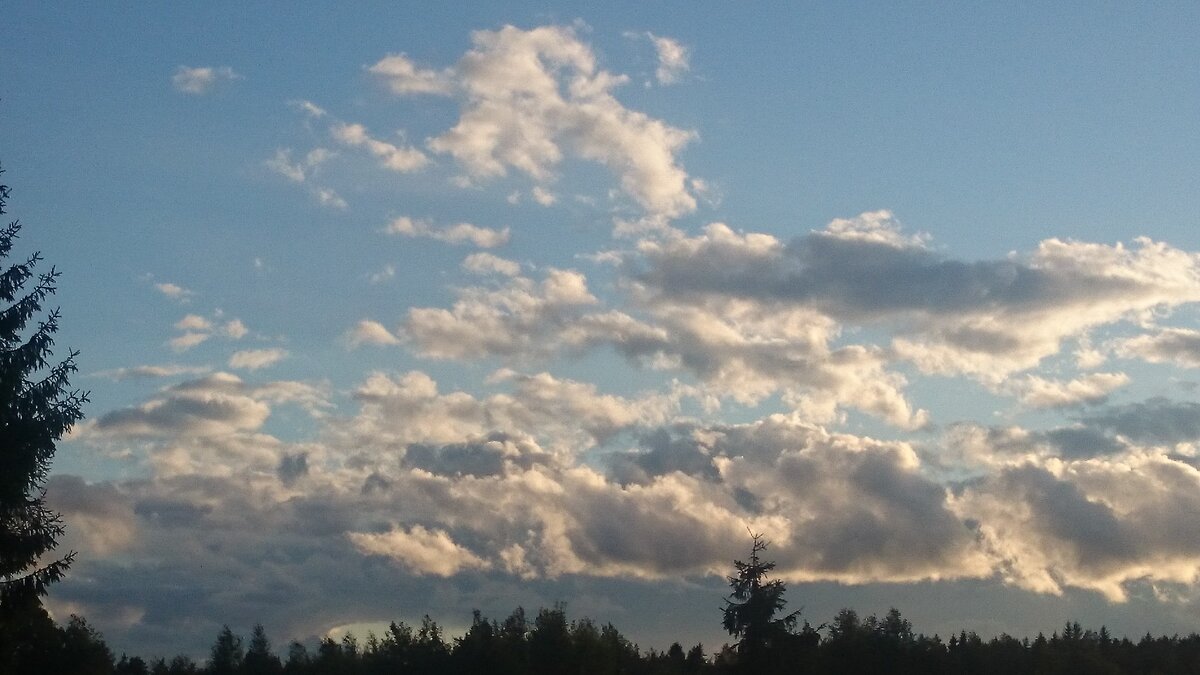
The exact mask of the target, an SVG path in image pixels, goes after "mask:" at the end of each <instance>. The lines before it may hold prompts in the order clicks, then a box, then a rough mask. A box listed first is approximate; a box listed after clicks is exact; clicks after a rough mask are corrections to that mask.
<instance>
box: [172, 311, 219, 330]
mask: <svg viewBox="0 0 1200 675" xmlns="http://www.w3.org/2000/svg"><path fill="white" fill-rule="evenodd" d="M175 329H176V330H200V331H207V330H211V329H212V323H211V322H210V321H209V320H208V319H206V318H204V317H202V316H200V315H198V314H188V315H187V316H185V317H183V318H182V319H180V320H179V321H177V322H176V323H175Z"/></svg>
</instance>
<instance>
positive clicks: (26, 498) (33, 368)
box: [0, 169, 87, 618]
mask: <svg viewBox="0 0 1200 675" xmlns="http://www.w3.org/2000/svg"><path fill="white" fill-rule="evenodd" d="M0 173H3V169H0ZM8 196H9V188H8V186H7V185H0V214H3V213H5V210H4V207H5V205H6V204H7V201H8ZM20 231H21V225H20V223H19V222H18V221H15V220H14V221H12V222H11V223H9V224H8V225H7V226H6V227H4V228H2V229H0V259H7V258H8V257H9V256H10V255H11V253H12V249H13V244H14V243H15V242H16V239H17V236H18V235H19V233H20ZM41 259H42V258H41V254H40V253H34V254H32V255H30V256H29V257H28V258H26V259H25V260H24V261H23V262H17V263H12V264H10V265H9V267H8V268H7V269H5V270H3V271H0V303H3V305H4V306H3V308H2V309H0V613H3V614H4V617H0V618H7V617H11V616H13V615H15V614H23V613H25V612H28V611H30V610H31V608H32V605H33V604H35V603H36V602H37V598H38V597H39V596H41V595H43V594H45V592H46V588H47V586H48V585H49V584H51V583H53V582H55V581H58V580H59V579H61V578H62V576H63V574H65V573H66V571H67V568H68V567H70V565H71V560H72V559H73V557H74V554H73V553H68V554H67V555H65V556H63V557H61V558H58V559H57V560H46V559H45V556H46V554H47V553H49V552H50V551H51V550H52V549H54V547H55V544H56V542H57V540H58V537H59V536H61V535H62V533H63V525H62V520H61V519H60V517H59V515H58V514H57V513H54V512H53V511H51V510H50V509H48V508H47V507H46V504H45V489H44V487H43V486H44V484H45V481H46V475H47V473H48V471H49V470H50V460H51V459H52V458H53V457H54V446H55V443H57V442H58V440H59V439H61V438H62V436H63V434H65V433H66V432H67V431H68V430H69V429H70V428H71V426H72V425H73V424H74V423H75V422H77V421H78V420H79V419H80V418H82V417H83V412H82V410H81V406H82V405H83V403H84V402H85V401H86V400H87V395H86V394H83V393H80V392H79V391H77V390H71V389H70V382H69V378H70V375H71V374H72V373H74V372H75V356H76V353H75V352H71V353H70V354H69V355H68V356H67V358H66V359H65V360H63V361H61V362H58V363H54V362H53V361H52V358H53V352H52V347H53V346H54V333H55V331H57V330H58V319H59V314H58V310H57V309H55V310H51V311H50V312H48V313H47V314H45V315H44V316H41V318H40V319H39V318H38V317H39V315H41V312H42V303H43V302H45V301H46V300H47V299H48V298H49V297H50V296H51V295H53V294H54V291H55V288H56V286H55V285H56V283H57V281H58V277H59V273H58V272H57V271H56V270H55V269H54V268H53V267H51V268H50V270H49V271H48V272H42V273H40V274H38V273H36V272H35V268H36V267H37V264H38V263H39V262H41ZM35 320H36V321H37V323H36V324H35V326H34V327H33V328H32V330H28V328H29V325H30V322H31V321H35Z"/></svg>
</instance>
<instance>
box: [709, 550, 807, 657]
mask: <svg viewBox="0 0 1200 675" xmlns="http://www.w3.org/2000/svg"><path fill="white" fill-rule="evenodd" d="M750 536H751V537H753V539H754V542H753V544H752V545H751V547H750V560H749V562H742V561H741V560H735V561H733V565H734V567H735V568H736V569H737V576H733V577H728V579H729V587H730V588H731V589H732V592H731V593H730V594H729V598H728V599H727V600H726V601H725V620H724V625H725V630H727V631H729V634H730V635H732V636H734V637H736V638H738V642H737V652H738V662H739V665H740V666H741V667H742V668H743V669H745V670H747V671H748V672H763V670H762V669H763V668H764V667H765V662H766V660H767V657H768V653H767V652H768V650H770V648H771V647H772V646H777V645H778V644H779V643H781V642H783V641H784V640H786V638H787V637H788V636H790V635H791V634H792V631H793V630H794V629H795V627H796V622H797V620H798V619H799V617H800V612H799V611H796V612H792V613H791V614H788V615H786V616H783V617H781V618H778V619H777V618H775V614H776V613H777V612H779V611H781V610H782V609H783V608H784V606H786V605H787V601H786V600H784V599H783V594H784V592H785V591H786V590H787V589H786V588H785V587H784V585H783V582H782V581H780V580H779V579H774V580H771V581H767V575H768V574H769V573H770V572H771V570H773V569H775V563H773V562H767V561H764V560H762V559H761V558H759V556H758V554H759V553H761V552H762V551H765V550H766V548H767V543H768V542H767V541H766V540H764V539H763V537H762V535H761V534H754V533H753V532H751V533H750Z"/></svg>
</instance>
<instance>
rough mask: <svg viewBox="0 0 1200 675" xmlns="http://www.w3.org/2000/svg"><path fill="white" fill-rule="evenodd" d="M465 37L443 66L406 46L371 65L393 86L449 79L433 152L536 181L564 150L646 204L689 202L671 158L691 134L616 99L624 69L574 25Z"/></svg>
mask: <svg viewBox="0 0 1200 675" xmlns="http://www.w3.org/2000/svg"><path fill="white" fill-rule="evenodd" d="M472 44H473V47H472V49H471V50H470V51H469V52H467V53H466V54H465V55H464V56H463V57H462V59H460V60H459V62H458V63H457V64H456V65H455V67H454V68H453V69H451V70H447V71H441V72H435V71H432V70H427V69H420V68H417V67H416V66H414V65H413V64H412V63H411V62H410V61H409V60H408V59H407V58H406V57H404V56H390V57H388V58H385V59H384V60H383V61H380V62H379V63H377V64H376V65H375V66H373V67H372V72H376V74H378V75H380V76H382V77H385V78H386V80H387V81H388V82H389V84H390V86H392V87H393V90H396V91H397V93H415V92H422V93H446V92H448V91H450V89H451V84H450V81H451V80H452V81H453V89H454V90H455V91H457V92H458V95H459V96H460V98H461V99H462V101H463V107H462V112H461V116H460V117H459V119H458V122H457V124H455V125H454V127H453V128H451V129H450V130H448V131H446V132H445V133H443V134H441V135H439V136H436V137H434V138H432V139H431V140H430V141H429V147H430V149H432V150H433V151H434V152H439V153H446V154H449V155H451V156H453V157H454V158H455V159H456V160H458V162H459V163H460V164H461V165H462V166H463V167H464V168H465V169H466V171H467V173H468V174H469V175H470V176H472V177H473V178H476V179H486V178H491V177H496V176H503V175H505V174H506V173H507V171H508V170H509V169H510V168H511V169H516V170H517V171H520V172H522V173H524V174H526V175H528V176H529V177H530V178H532V179H533V180H534V181H536V182H537V183H538V185H539V187H542V186H544V184H545V183H547V182H548V181H551V180H553V179H554V176H555V168H556V167H557V166H558V165H559V164H561V162H562V161H563V160H564V158H566V157H576V158H580V159H584V160H588V161H593V162H598V163H600V164H602V165H604V166H606V167H607V168H608V169H609V170H611V171H612V172H613V173H615V174H617V176H618V177H619V178H620V181H621V187H622V189H623V190H624V192H625V193H626V194H627V195H629V196H630V197H632V198H633V199H634V201H636V202H637V203H638V204H639V205H641V206H642V207H643V208H644V209H646V210H647V211H650V212H653V213H657V214H662V215H665V216H679V215H682V214H685V213H689V212H691V211H692V210H694V209H695V208H696V200H695V198H694V197H693V196H692V195H691V194H690V193H689V191H688V187H687V178H688V176H687V173H686V172H685V171H684V170H683V168H681V167H680V166H679V164H678V161H677V159H676V155H677V153H678V152H679V151H680V150H682V149H683V147H684V146H686V145H687V144H688V143H689V142H690V141H691V140H692V139H693V138H694V137H695V134H693V133H692V132H689V131H684V130H681V129H677V128H675V127H672V126H670V125H668V124H666V123H664V122H662V121H661V120H657V119H654V118H652V117H650V116H648V115H646V114H644V113H641V112H637V111H633V110H629V109H628V108H626V107H625V106H623V105H622V104H621V103H620V102H619V101H618V100H617V99H616V98H615V97H614V96H613V94H612V90H613V89H614V88H616V87H617V86H619V85H621V84H623V83H625V82H626V81H627V79H628V78H626V77H625V76H621V75H614V74H612V73H609V72H608V71H605V70H602V69H599V68H598V67H597V65H596V58H595V55H594V54H593V53H592V50H591V48H590V47H589V46H588V45H587V44H585V43H583V42H581V41H580V40H579V39H578V37H577V36H576V35H575V32H574V31H573V30H572V29H571V28H568V27H562V26H543V27H540V28H534V29H532V30H528V31H526V30H521V29H519V28H515V27H513V26H505V27H503V28H501V29H500V30H497V31H486V30H484V31H476V32H475V33H473V34H472ZM675 64H676V65H677V64H678V61H675ZM537 194H538V193H535V196H536V195H537ZM540 194H541V195H542V197H541V200H540V201H548V200H547V199H546V195H548V194H549V193H546V192H542V193H540Z"/></svg>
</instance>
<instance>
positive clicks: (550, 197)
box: [530, 185, 558, 206]
mask: <svg viewBox="0 0 1200 675" xmlns="http://www.w3.org/2000/svg"><path fill="white" fill-rule="evenodd" d="M530 194H531V195H532V196H533V201H535V202H537V203H538V204H541V205H542V206H553V205H554V203H555V202H557V201H558V197H555V196H554V193H553V192H551V191H549V190H547V189H545V188H543V187H542V186H541V185H535V186H533V190H531V191H530Z"/></svg>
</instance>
